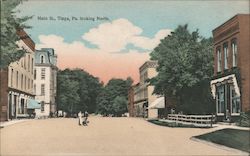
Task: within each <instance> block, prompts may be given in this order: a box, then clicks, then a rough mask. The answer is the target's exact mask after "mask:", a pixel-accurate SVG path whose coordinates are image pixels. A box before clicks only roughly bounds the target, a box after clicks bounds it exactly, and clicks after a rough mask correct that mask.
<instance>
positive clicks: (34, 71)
mask: <svg viewBox="0 0 250 156" xmlns="http://www.w3.org/2000/svg"><path fill="white" fill-rule="evenodd" d="M34 79H36V69H35V70H34Z"/></svg>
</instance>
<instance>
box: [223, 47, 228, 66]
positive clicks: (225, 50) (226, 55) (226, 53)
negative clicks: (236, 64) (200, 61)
mask: <svg viewBox="0 0 250 156" xmlns="http://www.w3.org/2000/svg"><path fill="white" fill-rule="evenodd" d="M223 50H224V69H228V45H227V43H225V44H224V45H223Z"/></svg>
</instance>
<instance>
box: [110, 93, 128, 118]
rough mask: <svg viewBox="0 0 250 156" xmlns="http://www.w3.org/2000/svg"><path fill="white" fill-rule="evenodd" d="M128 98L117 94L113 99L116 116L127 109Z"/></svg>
mask: <svg viewBox="0 0 250 156" xmlns="http://www.w3.org/2000/svg"><path fill="white" fill-rule="evenodd" d="M127 103H128V101H127V99H126V97H124V96H117V97H115V99H114V100H113V110H114V115H115V116H121V115H122V114H123V113H125V112H126V111H127Z"/></svg>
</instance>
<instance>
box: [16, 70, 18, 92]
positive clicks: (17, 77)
mask: <svg viewBox="0 0 250 156" xmlns="http://www.w3.org/2000/svg"><path fill="white" fill-rule="evenodd" d="M16 88H18V71H16Z"/></svg>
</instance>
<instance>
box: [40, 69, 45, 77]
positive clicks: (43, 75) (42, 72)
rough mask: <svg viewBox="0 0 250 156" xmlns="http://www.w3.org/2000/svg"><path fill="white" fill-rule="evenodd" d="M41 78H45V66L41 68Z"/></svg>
mask: <svg viewBox="0 0 250 156" xmlns="http://www.w3.org/2000/svg"><path fill="white" fill-rule="evenodd" d="M41 79H42V80H44V79H45V68H42V69H41Z"/></svg>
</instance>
